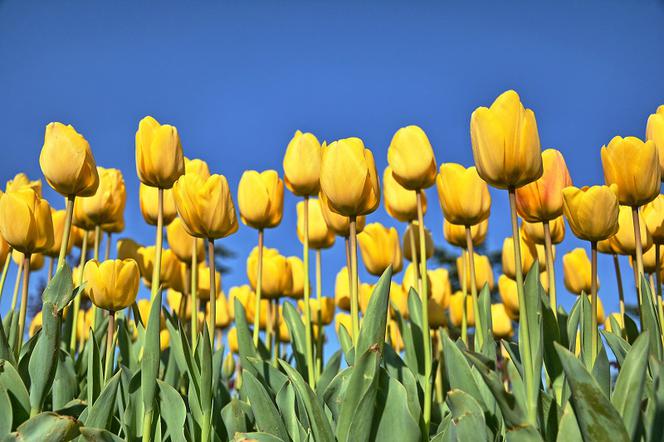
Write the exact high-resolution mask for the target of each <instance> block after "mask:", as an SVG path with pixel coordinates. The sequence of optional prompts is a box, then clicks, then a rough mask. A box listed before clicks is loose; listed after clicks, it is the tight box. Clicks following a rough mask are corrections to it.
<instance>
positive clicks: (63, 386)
mask: <svg viewBox="0 0 664 442" xmlns="http://www.w3.org/2000/svg"><path fill="white" fill-rule="evenodd" d="M77 394H78V381H77V379H76V369H75V368H74V361H73V359H72V358H71V356H69V353H67V352H66V351H64V350H63V349H60V350H59V352H58V366H57V369H56V370H55V379H53V408H54V409H56V410H57V409H58V408H62V407H64V406H65V405H66V404H67V403H69V402H70V401H71V400H72V399H74V398H75V397H76V396H77Z"/></svg>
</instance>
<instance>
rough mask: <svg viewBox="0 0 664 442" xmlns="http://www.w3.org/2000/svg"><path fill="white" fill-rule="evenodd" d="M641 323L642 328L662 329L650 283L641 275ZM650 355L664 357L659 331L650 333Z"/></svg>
mask: <svg viewBox="0 0 664 442" xmlns="http://www.w3.org/2000/svg"><path fill="white" fill-rule="evenodd" d="M641 320H642V321H643V322H642V324H641V329H642V330H653V331H654V330H660V328H659V321H658V320H657V312H656V309H655V306H654V305H653V299H652V292H651V291H650V284H649V283H648V281H647V280H646V278H645V276H643V275H641ZM649 336H650V355H651V356H653V357H655V358H656V359H657V360H661V359H662V339H661V336H660V334H659V333H650V335H649Z"/></svg>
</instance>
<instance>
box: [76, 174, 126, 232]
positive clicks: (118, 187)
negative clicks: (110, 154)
mask: <svg viewBox="0 0 664 442" xmlns="http://www.w3.org/2000/svg"><path fill="white" fill-rule="evenodd" d="M97 173H98V175H99V186H98V187H97V191H96V192H95V193H94V195H92V196H89V197H87V198H81V199H80V200H79V201H76V205H78V206H79V209H80V210H81V211H83V213H85V216H86V218H87V219H89V220H90V222H92V224H94V225H96V226H101V225H102V224H108V223H112V222H114V221H116V220H118V219H120V218H122V216H123V213H124V209H125V204H126V203H127V191H126V189H125V182H124V178H122V172H120V171H119V170H118V169H106V168H103V167H97Z"/></svg>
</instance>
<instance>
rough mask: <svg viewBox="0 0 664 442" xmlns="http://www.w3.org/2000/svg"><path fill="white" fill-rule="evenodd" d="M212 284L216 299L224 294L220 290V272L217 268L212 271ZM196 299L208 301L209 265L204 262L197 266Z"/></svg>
mask: <svg viewBox="0 0 664 442" xmlns="http://www.w3.org/2000/svg"><path fill="white" fill-rule="evenodd" d="M214 275H215V278H214V285H215V292H214V293H215V294H216V296H217V299H218V298H219V297H220V296H224V294H223V293H222V292H221V273H219V272H218V271H217V270H215V272H214ZM197 294H198V299H201V300H204V301H209V300H210V267H208V266H207V265H206V264H201V265H199V266H198V291H197ZM215 313H216V312H215Z"/></svg>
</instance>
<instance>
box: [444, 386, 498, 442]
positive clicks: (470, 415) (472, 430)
mask: <svg viewBox="0 0 664 442" xmlns="http://www.w3.org/2000/svg"><path fill="white" fill-rule="evenodd" d="M446 403H447V405H448V407H449V408H450V411H451V413H452V421H451V422H450V427H449V429H448V440H457V441H460V442H461V441H471V440H472V441H488V440H489V435H488V433H487V431H486V430H487V426H486V421H485V420H484V411H483V410H482V407H481V406H480V404H479V403H478V402H477V401H476V400H475V399H474V398H473V397H472V396H470V395H469V394H467V393H464V392H463V391H461V390H456V389H453V390H450V391H449V393H448V394H447V398H446Z"/></svg>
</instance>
